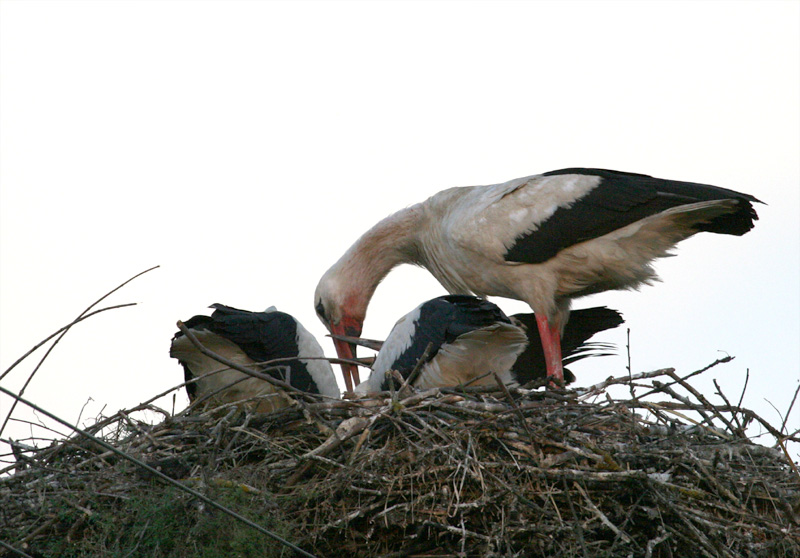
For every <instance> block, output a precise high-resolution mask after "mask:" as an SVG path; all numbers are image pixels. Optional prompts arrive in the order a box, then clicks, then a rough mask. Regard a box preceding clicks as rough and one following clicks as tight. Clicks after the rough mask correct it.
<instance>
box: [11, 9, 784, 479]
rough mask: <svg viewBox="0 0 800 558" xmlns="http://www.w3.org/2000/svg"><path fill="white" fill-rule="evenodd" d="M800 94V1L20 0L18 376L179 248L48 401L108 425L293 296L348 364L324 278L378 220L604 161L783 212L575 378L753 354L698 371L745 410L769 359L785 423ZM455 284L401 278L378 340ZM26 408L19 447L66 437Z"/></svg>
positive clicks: (705, 247)
mask: <svg viewBox="0 0 800 558" xmlns="http://www.w3.org/2000/svg"><path fill="white" fill-rule="evenodd" d="M799 99H800V3H798V2H788V1H780V2H770V1H759V2H725V1H721V2H656V1H653V2H637V3H634V2H594V1H593V2H579V1H575V2H545V1H542V2H477V1H476V2H413V3H406V2H371V3H368V2H336V1H325V2H312V1H309V2H255V1H243V2H237V1H225V2H217V1H203V2H200V1H174V2H172V1H162V2H133V1H131V2H128V1H107V2H95V1H88V2H76V1H71V0H58V1H54V2H50V1H45V0H40V1H37V2H22V1H17V0H2V1H0V371H2V370H5V369H6V368H8V367H9V366H10V365H11V364H12V363H13V362H14V361H15V360H16V359H17V358H19V357H20V356H22V355H23V354H24V353H25V352H26V351H28V350H29V349H30V348H31V347H33V346H34V345H35V344H36V343H38V342H39V341H41V340H42V339H44V338H45V337H47V336H48V335H50V334H51V333H53V332H54V331H56V330H58V329H59V328H60V327H62V326H64V325H66V324H68V323H70V322H71V321H72V320H73V319H74V318H76V317H77V316H78V315H79V314H80V313H81V312H82V311H83V310H84V309H86V308H87V307H88V306H89V305H90V304H91V303H93V302H94V301H96V300H97V299H99V298H100V297H101V296H103V295H104V294H106V293H108V292H109V291H111V290H112V289H113V288H114V287H116V286H117V285H119V284H120V283H122V282H124V281H125V280H127V279H129V278H130V277H132V276H133V275H135V274H137V273H139V272H141V271H143V270H145V269H148V268H150V267H153V266H160V267H158V268H157V269H155V270H153V271H150V272H149V273H147V274H145V275H143V276H141V277H139V278H137V279H136V280H134V281H132V282H131V283H130V284H128V285H126V286H125V287H124V288H123V289H121V290H119V291H118V292H116V293H114V294H112V295H111V296H109V297H108V298H107V299H106V300H104V301H103V303H102V304H101V306H107V305H115V304H124V303H130V302H135V303H137V304H136V306H132V307H125V308H119V309H116V310H112V311H108V312H104V313H102V314H99V315H97V316H94V317H92V318H90V319H89V320H87V321H85V322H82V323H81V324H78V325H76V326H75V327H74V328H72V329H71V330H70V331H69V332H68V333H67V335H66V336H65V337H64V338H63V339H62V340H61V342H60V343H59V344H58V345H57V346H56V347H55V348H54V349H53V351H52V352H51V353H50V354H49V355H48V356H47V358H46V360H45V361H44V363H43V364H42V366H41V367H40V368H39V370H38V371H37V372H36V374H35V375H34V376H33V379H32V380H31V382H30V385H29V386H28V388H27V389H26V391H25V395H24V396H25V397H27V398H29V399H30V400H32V401H33V402H35V403H36V404H38V405H40V406H42V407H44V408H46V409H47V410H49V411H50V412H53V413H55V414H57V415H59V416H61V417H62V418H64V419H66V420H68V421H70V422H72V423H80V424H91V423H92V421H93V420H94V419H95V418H96V417H98V416H100V415H105V416H108V415H111V414H113V413H114V412H116V411H117V410H118V409H121V408H130V407H133V406H135V405H137V404H138V403H140V402H142V401H145V400H147V399H149V398H151V397H152V396H154V395H156V394H158V393H160V392H162V391H166V390H168V389H169V388H170V387H171V386H175V385H177V384H179V383H181V382H182V376H183V372H182V369H181V367H180V366H179V365H178V363H177V362H175V361H173V360H172V359H170V358H169V356H168V348H169V342H170V339H171V337H172V335H173V334H174V332H175V331H176V326H175V323H176V321H177V320H179V319H181V320H186V319H188V318H189V317H191V316H193V315H195V314H200V313H205V312H208V310H207V307H208V305H210V304H212V303H215V302H220V303H223V304H228V305H232V306H236V307H239V308H244V309H249V310H263V309H265V308H267V307H268V306H271V305H276V306H277V307H278V309H279V310H283V311H285V312H289V313H291V314H293V315H294V316H295V317H296V318H297V319H298V320H300V321H301V322H302V323H303V324H304V325H305V326H306V327H307V328H308V329H309V330H310V331H311V332H312V333H313V334H315V335H316V336H317V337H318V339H320V341H321V343H322V345H323V347H324V348H325V350H326V352H327V353H328V354H329V355H330V356H334V349H333V344H332V343H331V341H330V339H328V338H325V337H324V336H325V334H326V331H325V329H324V327H323V326H322V324H321V323H320V322H319V320H318V319H317V317H316V315H315V313H314V307H313V293H314V288H315V286H316V284H317V281H318V280H319V278H320V276H321V275H322V274H323V272H324V271H325V270H326V269H327V268H328V267H329V266H330V265H331V264H333V263H334V262H335V261H336V260H337V259H338V258H339V256H340V255H341V254H342V253H343V252H344V251H345V250H346V249H347V248H348V247H349V246H350V244H352V243H353V241H355V240H356V238H358V236H359V235H360V234H361V233H363V232H364V231H366V230H367V229H368V228H369V227H371V226H372V225H373V224H374V223H376V222H377V221H379V220H380V219H382V218H383V217H385V216H386V215H388V214H390V213H392V212H394V211H396V210H398V209H400V208H403V207H406V206H408V205H411V204H414V203H417V202H420V201H422V200H424V199H426V198H427V197H428V196H430V195H433V194H434V193H436V192H438V191H440V190H443V189H445V188H449V187H451V186H469V185H477V184H494V183H498V182H504V181H506V180H509V179H513V178H517V177H521V176H528V175H532V174H537V173H541V172H546V171H550V170H555V169H559V168H564V167H574V166H582V167H599V168H611V169H615V170H622V171H630V172H637V173H644V174H650V175H653V176H657V177H660V178H669V179H675V180H687V181H693V182H702V183H707V184H714V185H717V186H722V187H725V188H730V189H734V190H738V191H741V192H746V193H749V194H752V195H754V196H756V197H757V198H759V199H760V200H762V201H763V202H765V203H766V205H759V206H758V207H757V211H758V213H759V216H760V220H759V221H758V222H757V224H756V226H755V228H754V229H753V230H752V231H751V232H750V233H748V234H747V235H745V236H743V237H730V236H721V235H711V234H701V235H698V236H696V237H694V238H691V239H689V240H687V241H685V242H683V243H682V244H681V245H680V247H679V250H678V251H677V257H674V258H668V259H664V260H660V261H659V262H658V263H657V264H656V268H657V270H658V271H659V274H660V275H661V278H662V279H663V282H662V283H660V284H657V285H655V286H651V287H643V288H642V289H641V290H640V291H638V292H608V293H602V294H598V295H595V296H592V297H590V298H586V299H580V300H577V301H575V303H574V304H573V307H574V308H583V307H589V306H596V305H606V306H609V307H611V308H615V309H617V310H619V311H620V312H622V314H623V315H624V317H625V319H626V325H625V326H624V327H621V328H618V329H616V330H614V331H611V332H606V333H603V334H601V335H599V336H598V337H596V338H595V340H597V341H605V342H610V343H615V344H616V345H617V347H618V355H617V356H614V357H605V358H602V359H601V358H598V359H589V360H587V361H584V362H582V363H580V364H579V365H573V366H572V367H571V369H572V370H573V372H575V373H576V375H577V376H578V382H577V383H578V385H589V384H593V383H596V382H599V381H601V380H603V379H605V378H606V377H608V376H610V375H621V374H625V373H626V366H627V360H628V354H627V353H628V352H630V361H631V367H632V369H633V371H634V372H640V371H649V370H656V369H659V368H665V367H673V368H675V369H676V370H677V371H678V372H679V373H681V374H687V373H689V372H692V371H694V370H697V369H699V368H702V367H704V366H706V365H708V364H710V363H711V362H713V361H714V360H716V359H718V358H721V357H723V356H725V355H731V356H734V357H735V359H734V360H733V361H732V362H730V363H728V364H724V365H720V366H718V367H716V368H714V369H712V370H711V371H709V372H707V373H705V374H704V375H703V376H701V377H700V378H698V379H697V381H696V383H695V384H694V385H695V386H697V387H698V389H701V390H702V391H703V392H704V393H705V394H706V395H707V396H709V398H710V399H711V400H712V401H714V402H717V403H721V402H722V401H721V399H720V398H719V397H718V396H716V395H715V393H714V392H715V388H714V386H713V383H712V380H713V379H716V380H717V381H718V382H719V384H720V386H721V387H722V390H723V393H725V395H726V396H727V397H728V398H729V399H732V400H734V402H735V401H738V399H739V397H740V395H741V394H742V389H743V386H744V384H745V379H746V377H747V376H748V374H749V380H748V381H747V384H748V385H747V390H746V392H745V393H744V398H743V399H744V403H743V404H744V405H745V406H747V407H750V408H752V409H753V410H755V411H756V412H757V413H758V414H760V415H761V416H762V417H764V418H765V419H767V420H768V421H769V422H771V423H772V424H774V425H777V426H779V425H780V423H781V422H782V420H783V419H782V414H783V413H785V412H786V411H787V409H788V408H789V405H790V403H791V399H792V396H793V395H794V393H795V390H796V389H797V387H798V384H799V383H800V225H798V216H800V194H799V192H800V101H798V100H799ZM441 294H444V289H443V288H442V287H441V286H439V284H438V283H437V282H436V281H435V280H434V279H433V278H432V277H431V276H430V275H428V274H427V272H425V271H424V270H421V269H418V268H413V267H411V266H403V267H400V268H397V269H396V270H395V271H393V272H392V273H391V274H390V275H389V276H388V277H387V279H386V280H385V281H384V282H383V283H382V284H381V285H380V286H379V288H378V290H377V292H376V294H375V297H374V299H373V301H372V304H371V306H370V308H369V312H368V314H367V319H366V323H365V328H364V331H363V335H364V336H365V337H370V338H374V339H383V338H384V337H385V336H386V335H387V334H388V332H389V330H390V329H391V327H392V325H393V324H394V322H395V321H396V320H397V319H398V318H399V317H401V316H402V315H403V314H405V313H406V312H408V311H410V310H411V309H412V308H414V307H415V306H417V305H418V304H419V303H420V302H422V301H424V300H427V299H429V298H433V297H435V296H439V295H441ZM493 300H494V302H496V303H498V304H499V305H500V306H501V307H502V308H503V309H504V310H505V311H506V312H507V313H509V314H510V313H515V312H521V311H525V310H526V308H525V306H524V305H523V304H522V303H519V302H515V301H509V300H505V299H493ZM626 328H628V329H629V330H630V349H629V351H628V349H627V348H626V346H627V344H628V341H627V334H626ZM43 354H44V353H43V350H39V351H38V352H36V353H34V354H33V355H32V356H31V357H29V358H28V359H26V360H25V361H24V362H23V363H21V364H20V365H18V366H17V367H16V368H14V369H13V370H12V371H11V372H10V373H9V374H8V375H7V376H6V377H5V378H4V379H3V380H2V385H3V386H4V387H6V388H8V389H13V390H19V389H20V387H21V386H22V384H23V383H24V382H25V380H26V379H27V378H28V376H29V374H31V372H32V371H33V370H34V368H35V367H36V365H37V363H38V362H39V360H40V359H41V357H42V356H43ZM0 373H1V372H0ZM337 374H339V372H338V369H337ZM362 376H365V374H364V373H362ZM340 383H341V379H340ZM186 403H187V399H186V396H185V394H184V393H183V392H182V391H181V392H179V393H177V395H176V396H175V397H174V398H173V397H172V396H168V397H166V398H164V399H161V400H159V402H158V404H159V405H160V406H162V407H163V408H165V409H167V410H170V411H172V410H173V409H174V410H175V411H179V410H181V409H182V408H184V407H185V406H186ZM798 408H800V402H798V404H797V405H796V408H795V409H794V411H793V414H792V416H791V417H790V419H789V421H788V427H789V428H790V429H797V428H800V410H798ZM9 409H10V400H9V398H7V397H0V419H4V418H5V417H6V415H7V413H8V411H9ZM13 416H14V418H15V420H14V421H12V422H11V423H9V425H8V426H7V427H6V430H5V431H4V432H3V433H2V438H4V439H7V438H9V437H11V438H14V439H29V441H28V443H33V441H32V440H30V438H32V437H36V438H51V437H53V436H55V435H56V432H61V433H63V432H64V428H63V427H57V428H55V427H54V428H53V431H49V430H46V429H43V428H40V427H35V426H33V425H32V424H31V423H36V424H39V423H40V422H42V423H44V424H46V425H49V424H51V423H49V422H47V421H44V420H42V418H41V417H37V416H35V415H34V414H33V413H31V412H30V411H28V410H26V409H22V408H18V409H17V410H15V411H14V415H13ZM768 441H769V440H766V439H764V443H767V442H768ZM37 443H39V444H40V445H41V444H45V443H46V442H43V441H40V442H37ZM5 447H7V446H4V445H2V444H0V454H2V453H6V450H5V449H3V448H5ZM793 451H794V452H795V453H794V456H795V459H797V458H798V456H800V450H793ZM0 467H2V463H0Z"/></svg>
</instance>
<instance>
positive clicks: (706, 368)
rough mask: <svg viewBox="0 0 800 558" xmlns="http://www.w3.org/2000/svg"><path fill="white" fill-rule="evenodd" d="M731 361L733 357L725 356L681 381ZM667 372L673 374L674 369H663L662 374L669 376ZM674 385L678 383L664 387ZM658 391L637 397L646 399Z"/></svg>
mask: <svg viewBox="0 0 800 558" xmlns="http://www.w3.org/2000/svg"><path fill="white" fill-rule="evenodd" d="M733 359H734V357H732V356H726V357H723V358H720V359H717V360H715V361H714V362H712V363H711V364H709V365H708V366H704V367H703V368H701V369H700V370H695V371H694V372H691V373H689V374H686V376H684V377H683V378H681V379H682V380H683V381H684V382H685V381H686V380H688V379H689V378H692V377H693V376H697V375H698V374H702V373H703V372H705V371H707V370H710V369H711V368H714V367H715V366H717V365H718V364H725V363H728V362H730V361H732V360H733ZM667 370H669V371H671V372H672V373H674V372H675V369H674V368H665V369H664V374H666V375H669V372H667ZM676 383H679V382H678V381H675V380H673V381H672V382H668V383H667V384H666V385H667V386H672V385H675V384H676ZM658 391H660V390H659V389H653V390H650V391H648V392H647V393H645V394H644V395H640V396H639V399H642V398H644V397H647V396H648V395H652V394H654V393H656V392H658Z"/></svg>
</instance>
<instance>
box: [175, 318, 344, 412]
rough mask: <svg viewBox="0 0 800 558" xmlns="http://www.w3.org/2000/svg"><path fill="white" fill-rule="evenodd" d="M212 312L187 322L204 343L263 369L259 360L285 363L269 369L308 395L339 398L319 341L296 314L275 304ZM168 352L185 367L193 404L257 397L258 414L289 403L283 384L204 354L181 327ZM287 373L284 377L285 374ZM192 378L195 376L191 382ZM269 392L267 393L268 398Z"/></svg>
mask: <svg viewBox="0 0 800 558" xmlns="http://www.w3.org/2000/svg"><path fill="white" fill-rule="evenodd" d="M210 308H214V313H213V314H211V316H210V317H209V316H194V317H192V318H191V319H189V320H187V321H186V322H185V325H186V327H187V328H189V330H190V331H191V332H192V334H193V335H194V336H195V337H196V338H197V339H198V341H200V343H202V345H203V346H204V347H206V348H207V349H209V350H211V351H213V352H214V353H216V354H218V355H220V356H222V357H225V358H227V359H228V360H231V361H233V362H235V363H237V364H241V365H242V366H246V367H248V368H252V369H253V370H257V371H258V370H261V368H259V367H258V366H257V365H258V363H263V362H267V361H270V360H274V359H289V360H285V361H281V362H279V363H278V365H277V366H272V367H270V368H267V369H266V370H265V373H267V374H269V375H271V376H273V377H274V378H276V379H278V380H283V381H284V382H286V383H288V384H291V385H292V386H294V387H296V388H297V389H300V390H303V391H306V392H308V393H318V394H321V395H325V396H328V397H333V398H337V399H338V398H339V387H338V386H337V385H336V377H335V376H334V374H333V369H332V368H331V365H330V363H329V362H328V361H327V360H323V359H324V357H325V355H324V354H323V352H322V347H320V345H319V343H318V342H317V340H316V339H315V338H314V336H313V335H311V333H309V332H308V330H306V328H304V327H303V326H302V325H301V324H300V322H298V321H297V320H296V319H295V318H294V317H293V316H291V315H289V314H286V313H284V312H278V311H277V310H276V309H275V307H271V308H269V309H267V310H266V311H265V312H250V311H248V310H239V309H237V308H231V307H230V306H224V305H222V304H212V305H211V306H210ZM169 356H171V357H172V358H175V359H178V361H179V362H180V363H181V365H183V369H184V376H185V379H186V381H187V382H190V383H187V384H186V392H187V394H188V395H189V400H190V401H192V402H194V401H195V400H196V399H198V398H201V397H208V404H210V405H214V406H217V405H221V404H224V403H234V402H239V401H251V402H252V401H255V404H253V403H251V404H250V406H251V407H252V408H253V410H255V411H256V412H271V411H274V410H277V409H279V408H281V407H285V406H286V405H287V403H288V402H287V401H286V399H285V398H284V397H283V396H282V394H281V390H280V388H277V387H275V386H273V385H272V384H270V383H269V382H266V381H264V380H261V379H259V378H255V377H253V376H248V375H247V374H245V373H243V372H240V371H238V370H233V369H230V368H227V367H226V366H225V365H223V364H221V363H219V362H218V361H216V360H214V359H212V358H211V357H209V356H206V355H204V354H203V353H201V352H200V351H199V350H198V349H197V347H195V346H194V345H193V344H192V343H191V342H190V341H189V339H187V338H186V336H185V335H184V334H183V332H181V331H178V332H177V333H176V334H175V336H174V337H173V338H172V343H171V346H170V351H169ZM282 372H285V373H286V375H284V374H282ZM191 380H195V381H194V382H191ZM264 396H266V397H264Z"/></svg>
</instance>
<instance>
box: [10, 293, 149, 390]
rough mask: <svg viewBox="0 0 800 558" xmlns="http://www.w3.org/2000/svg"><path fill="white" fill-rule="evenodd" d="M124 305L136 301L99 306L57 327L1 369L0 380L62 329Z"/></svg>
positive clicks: (133, 303) (130, 304) (129, 304)
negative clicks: (97, 308)
mask: <svg viewBox="0 0 800 558" xmlns="http://www.w3.org/2000/svg"><path fill="white" fill-rule="evenodd" d="M126 306H136V303H135V302H129V303H127V304H117V305H116V306H107V307H106V308H101V309H100V310H95V311H94V312H90V313H88V314H86V315H85V316H82V317H80V318H77V319H76V320H74V321H72V322H70V323H69V324H67V325H65V326H64V327H62V328H61V329H59V330H58V331H55V332H53V333H51V334H50V335H48V336H47V337H46V338H45V339H42V340H41V341H39V342H38V343H37V344H36V345H34V346H33V347H31V349H30V350H29V351H28V352H27V353H25V354H24V355H22V356H21V357H19V358H18V359H17V360H16V361H15V362H14V364H12V365H11V366H9V367H8V368H6V369H5V370H4V371H3V373H2V374H0V380H2V379H3V378H5V377H6V375H7V374H8V373H9V372H11V370H13V369H14V368H15V367H16V366H17V365H18V364H19V363H20V362H22V361H23V360H25V359H26V358H28V357H29V356H30V355H31V353H33V352H34V351H36V349H38V348H39V347H41V346H42V345H44V344H45V343H47V342H48V341H50V340H51V339H52V338H53V337H55V336H56V335H58V334H59V333H61V332H62V331H64V330H67V329H69V328H71V327H72V326H74V325H75V324H77V323H79V322H82V321H83V320H86V319H88V318H91V317H92V316H94V315H95V314H99V313H101V312H105V311H106V310H116V309H117V308H124V307H126Z"/></svg>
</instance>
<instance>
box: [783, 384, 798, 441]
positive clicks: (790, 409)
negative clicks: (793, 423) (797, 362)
mask: <svg viewBox="0 0 800 558" xmlns="http://www.w3.org/2000/svg"><path fill="white" fill-rule="evenodd" d="M798 393H800V385H798V386H797V389H796V390H794V397H792V402H791V403H789V410H787V411H786V415H784V417H783V423H782V424H781V432H783V431H784V430H786V421H787V420H789V415H790V414H791V413H792V407H794V402H795V401H797V394H798Z"/></svg>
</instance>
